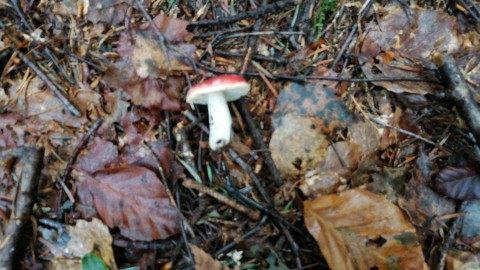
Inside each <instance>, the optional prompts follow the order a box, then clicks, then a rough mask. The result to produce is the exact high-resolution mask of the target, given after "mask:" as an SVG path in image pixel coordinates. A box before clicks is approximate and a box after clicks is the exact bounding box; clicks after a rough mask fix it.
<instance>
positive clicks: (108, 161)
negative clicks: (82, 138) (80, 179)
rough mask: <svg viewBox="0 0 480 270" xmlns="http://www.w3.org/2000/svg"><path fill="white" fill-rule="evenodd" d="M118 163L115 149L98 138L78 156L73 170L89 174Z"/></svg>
mask: <svg viewBox="0 0 480 270" xmlns="http://www.w3.org/2000/svg"><path fill="white" fill-rule="evenodd" d="M117 161H118V149H117V147H116V146H115V145H114V144H113V143H111V142H109V141H106V140H103V139H102V138H100V137H95V138H94V139H93V140H92V142H91V143H89V144H88V146H87V148H85V149H84V150H83V151H82V152H81V153H80V155H79V157H78V159H77V162H76V163H75V168H76V169H77V170H83V171H86V172H89V173H94V172H96V171H98V170H103V169H106V168H108V166H109V165H116V163H117Z"/></svg>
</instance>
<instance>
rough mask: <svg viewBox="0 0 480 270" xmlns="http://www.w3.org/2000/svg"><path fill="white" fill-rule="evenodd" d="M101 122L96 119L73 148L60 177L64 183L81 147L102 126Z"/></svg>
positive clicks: (99, 119)
mask: <svg viewBox="0 0 480 270" xmlns="http://www.w3.org/2000/svg"><path fill="white" fill-rule="evenodd" d="M102 122H103V120H102V119H101V118H98V119H97V120H96V121H95V122H94V123H93V125H92V126H91V127H90V129H89V130H88V131H87V133H85V135H83V137H82V139H81V140H80V142H78V144H77V146H76V147H75V150H74V151H73V153H72V155H71V156H70V158H69V159H68V161H67V165H66V166H65V169H64V170H63V174H62V177H61V180H62V181H63V182H64V183H65V181H66V180H67V176H68V174H69V173H70V171H71V170H72V165H73V163H75V161H76V160H77V157H78V155H79V154H80V151H81V150H82V148H83V146H84V145H85V144H86V143H87V141H88V139H89V138H90V136H92V134H93V133H95V132H96V131H97V129H98V128H99V127H100V126H101V125H102Z"/></svg>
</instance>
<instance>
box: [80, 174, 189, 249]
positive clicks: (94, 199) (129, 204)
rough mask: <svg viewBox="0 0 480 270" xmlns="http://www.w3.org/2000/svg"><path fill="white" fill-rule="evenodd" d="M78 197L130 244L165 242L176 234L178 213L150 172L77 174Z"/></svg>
mask: <svg viewBox="0 0 480 270" xmlns="http://www.w3.org/2000/svg"><path fill="white" fill-rule="evenodd" d="M81 175H82V176H83V177H80V178H81V179H79V180H80V181H78V184H77V188H78V193H77V195H78V197H79V199H80V202H81V203H82V204H83V206H84V208H88V206H93V207H95V209H96V210H97V212H98V215H99V216H100V217H101V219H102V220H103V221H104V222H105V224H107V225H108V226H109V227H110V228H114V227H118V228H119V229H120V234H121V235H123V236H125V237H128V238H130V239H132V240H140V241H151V240H158V239H165V238H167V237H170V236H172V235H175V234H177V233H178V232H179V231H180V227H179V225H180V224H179V222H178V220H179V213H178V210H177V208H176V207H175V206H174V205H173V204H172V201H171V200H170V196H169V194H168V192H167V189H166V188H165V187H164V186H163V184H162V183H161V182H160V180H159V179H158V178H157V176H156V175H155V173H154V172H152V171H151V170H149V169H147V168H143V167H138V166H130V167H122V168H115V169H106V170H102V171H98V172H96V173H95V174H93V175H91V176H90V175H87V174H81Z"/></svg>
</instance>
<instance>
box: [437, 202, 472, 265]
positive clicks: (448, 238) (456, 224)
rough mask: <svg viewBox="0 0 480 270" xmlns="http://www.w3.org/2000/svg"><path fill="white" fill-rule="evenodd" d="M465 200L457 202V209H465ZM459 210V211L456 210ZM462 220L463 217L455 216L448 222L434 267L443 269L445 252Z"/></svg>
mask: <svg viewBox="0 0 480 270" xmlns="http://www.w3.org/2000/svg"><path fill="white" fill-rule="evenodd" d="M466 205H467V202H463V203H462V204H457V210H461V209H465V206H466ZM456 212H459V211H456ZM462 222H463V217H457V218H456V219H455V220H453V221H452V222H451V223H450V226H449V227H450V228H449V230H448V233H447V235H446V236H445V238H444V240H443V244H442V247H441V249H440V257H439V258H438V263H437V267H435V268H434V269H437V270H443V269H445V259H446V258H447V253H448V250H449V249H450V247H451V246H452V243H453V241H454V240H455V234H456V233H457V230H458V227H459V226H460V224H461V223H462Z"/></svg>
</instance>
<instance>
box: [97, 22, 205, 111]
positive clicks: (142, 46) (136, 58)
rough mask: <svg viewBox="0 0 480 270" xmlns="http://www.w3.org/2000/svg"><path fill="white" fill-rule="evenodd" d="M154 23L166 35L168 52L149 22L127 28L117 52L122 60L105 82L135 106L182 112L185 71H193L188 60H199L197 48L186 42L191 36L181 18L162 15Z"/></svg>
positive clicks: (106, 75) (105, 77) (111, 67)
mask: <svg viewBox="0 0 480 270" xmlns="http://www.w3.org/2000/svg"><path fill="white" fill-rule="evenodd" d="M154 22H155V24H156V27H157V28H159V30H160V31H161V32H162V34H164V36H165V40H166V41H165V42H166V49H165V51H164V50H163V49H162V47H161V46H160V43H159V41H158V35H157V34H156V32H155V31H154V30H153V29H152V27H151V26H150V24H149V23H145V24H143V25H140V26H137V27H132V28H130V29H127V30H125V32H123V33H121V35H120V40H119V45H118V49H117V51H118V54H119V55H120V57H121V58H120V59H119V60H118V61H116V62H115V63H114V64H113V65H111V66H110V67H109V69H108V70H107V72H106V73H105V76H104V77H103V79H104V80H105V81H106V82H107V83H108V84H109V85H110V86H111V87H113V88H116V89H121V90H123V91H125V92H126V93H128V94H129V96H130V98H131V100H132V102H133V103H134V104H135V105H141V106H143V107H145V108H148V109H152V110H167V111H179V110H180V103H179V99H180V92H181V90H182V89H183V88H184V87H185V80H184V77H183V72H185V71H189V70H191V68H190V66H189V65H187V64H185V61H188V59H195V57H196V55H195V53H194V51H195V46H194V45H191V44H188V43H187V42H188V40H189V39H190V38H191V36H192V34H191V33H189V32H187V31H186V30H185V26H186V24H187V22H185V21H183V20H180V19H175V18H170V17H167V16H164V15H159V16H157V17H156V18H154ZM166 54H167V55H168V59H169V60H170V64H171V65H170V66H168V62H167V60H166V59H167V55H166ZM175 75H182V76H179V77H176V76H175Z"/></svg>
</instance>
